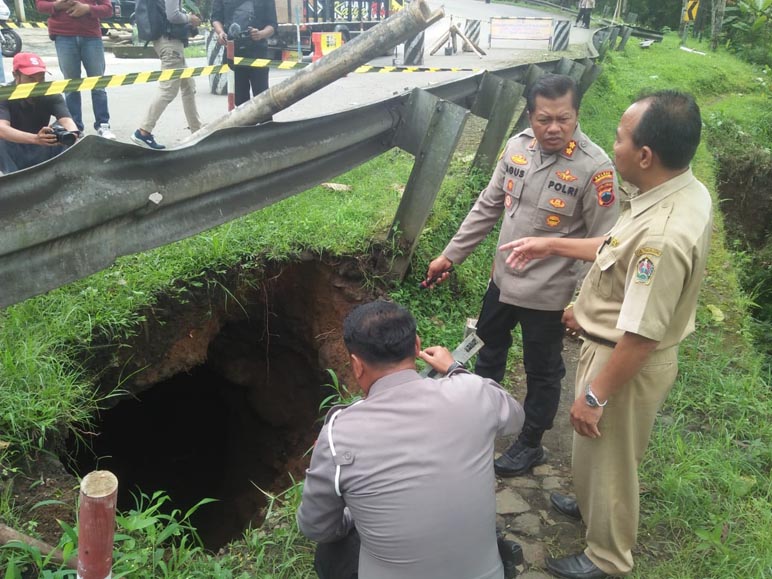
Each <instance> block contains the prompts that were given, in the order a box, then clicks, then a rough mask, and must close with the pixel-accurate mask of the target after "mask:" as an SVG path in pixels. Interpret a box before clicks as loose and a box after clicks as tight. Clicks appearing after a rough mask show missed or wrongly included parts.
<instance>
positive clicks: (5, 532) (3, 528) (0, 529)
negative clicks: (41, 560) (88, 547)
mask: <svg viewBox="0 0 772 579" xmlns="http://www.w3.org/2000/svg"><path fill="white" fill-rule="evenodd" d="M14 541H16V542H19V543H25V544H27V545H29V546H30V547H35V548H36V549H37V550H38V551H40V554H41V555H43V557H47V556H48V555H49V554H51V560H52V561H54V562H55V563H64V564H65V565H67V567H69V568H70V569H77V567H78V559H77V557H70V558H69V559H68V560H67V561H65V560H64V555H63V554H62V552H61V551H60V550H59V549H57V548H55V547H52V546H51V545H49V544H48V543H44V542H43V541H39V540H37V539H34V538H32V537H30V536H28V535H25V534H24V533H20V532H19V531H17V530H15V529H12V528H11V527H9V526H8V525H4V524H2V523H0V545H6V544H8V543H11V542H14Z"/></svg>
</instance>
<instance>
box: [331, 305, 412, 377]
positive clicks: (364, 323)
mask: <svg viewBox="0 0 772 579" xmlns="http://www.w3.org/2000/svg"><path fill="white" fill-rule="evenodd" d="M415 338H416V324H415V319H414V318H413V316H412V315H411V314H410V312H408V311H407V310H406V309H405V308H403V307H402V306H400V305H397V304H395V303H392V302H385V301H377V302H371V303H369V304H364V305H361V306H358V307H357V308H355V309H354V310H352V312H351V313H350V314H349V315H348V316H346V320H345V321H344V322H343V341H344V342H345V343H346V348H348V351H349V352H350V353H352V354H356V355H357V356H359V357H360V358H362V360H364V361H365V362H367V363H368V364H371V365H373V366H390V365H392V364H396V363H397V362H402V361H404V360H406V359H408V358H411V359H412V358H414V357H415Z"/></svg>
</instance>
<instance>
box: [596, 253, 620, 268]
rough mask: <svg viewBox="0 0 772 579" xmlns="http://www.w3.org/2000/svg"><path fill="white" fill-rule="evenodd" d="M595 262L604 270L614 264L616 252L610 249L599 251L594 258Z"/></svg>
mask: <svg viewBox="0 0 772 579" xmlns="http://www.w3.org/2000/svg"><path fill="white" fill-rule="evenodd" d="M595 261H596V263H597V264H598V267H599V268H600V270H601V271H606V270H607V269H608V268H610V267H611V266H612V265H614V264H615V263H616V261H617V256H616V254H615V253H614V252H613V251H611V250H607V251H604V252H602V253H599V254H598V256H597V257H596V258H595Z"/></svg>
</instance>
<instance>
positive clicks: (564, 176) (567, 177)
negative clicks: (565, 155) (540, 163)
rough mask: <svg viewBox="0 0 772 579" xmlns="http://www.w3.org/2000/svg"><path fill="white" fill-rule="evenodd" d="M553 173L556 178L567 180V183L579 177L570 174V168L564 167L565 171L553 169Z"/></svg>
mask: <svg viewBox="0 0 772 579" xmlns="http://www.w3.org/2000/svg"><path fill="white" fill-rule="evenodd" d="M555 175H557V176H558V179H562V180H563V181H568V182H569V183H571V182H572V181H576V180H577V179H579V177H577V176H575V175H572V174H571V169H566V170H565V171H555Z"/></svg>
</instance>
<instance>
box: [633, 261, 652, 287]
mask: <svg viewBox="0 0 772 579" xmlns="http://www.w3.org/2000/svg"><path fill="white" fill-rule="evenodd" d="M653 275H654V262H652V261H651V260H650V259H649V258H648V257H642V258H641V259H639V260H638V265H636V266H635V283H642V284H644V285H649V283H651V278H652V276H653Z"/></svg>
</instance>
